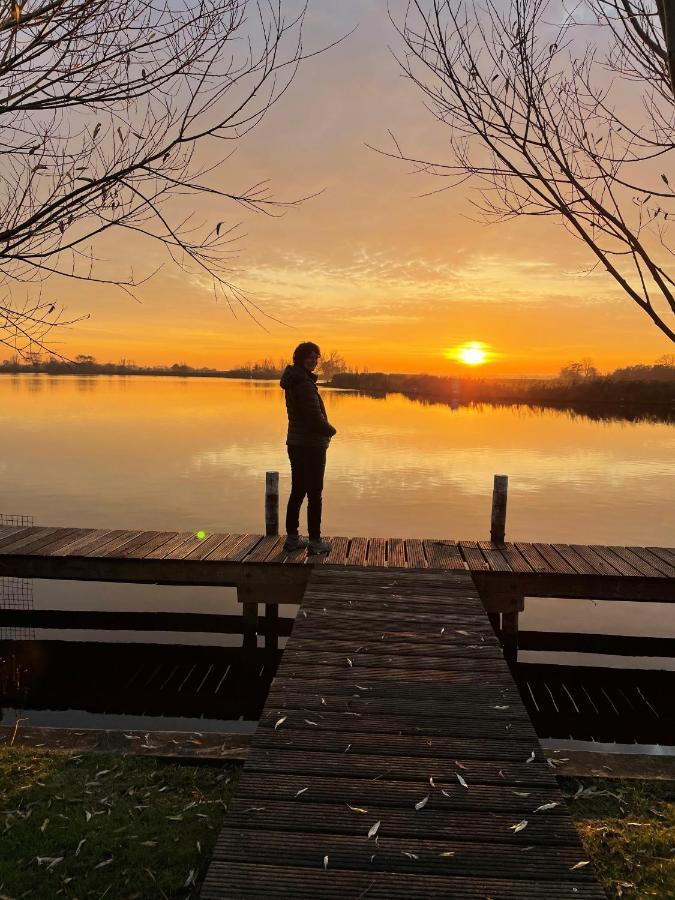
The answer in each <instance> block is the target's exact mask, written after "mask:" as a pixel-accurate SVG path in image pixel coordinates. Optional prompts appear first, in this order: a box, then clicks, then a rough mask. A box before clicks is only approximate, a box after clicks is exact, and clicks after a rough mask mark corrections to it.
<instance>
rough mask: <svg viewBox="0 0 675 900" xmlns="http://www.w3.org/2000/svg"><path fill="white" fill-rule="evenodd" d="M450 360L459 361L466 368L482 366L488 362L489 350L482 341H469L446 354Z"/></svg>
mask: <svg viewBox="0 0 675 900" xmlns="http://www.w3.org/2000/svg"><path fill="white" fill-rule="evenodd" d="M445 355H446V357H447V358H448V359H454V360H457V362H461V363H464V365H465V366H482V365H484V364H485V363H486V362H487V361H488V357H489V350H488V346H487V344H484V343H483V342H482V341H468V342H467V343H465V344H460V345H459V346H458V347H452V348H450V349H449V350H447V351H446V353H445Z"/></svg>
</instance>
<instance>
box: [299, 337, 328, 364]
mask: <svg viewBox="0 0 675 900" xmlns="http://www.w3.org/2000/svg"><path fill="white" fill-rule="evenodd" d="M310 353H316V355H317V356H321V351H320V350H319V346H318V344H313V343H312V341H303V343H302V344H298V346H297V347H296V348H295V350H294V351H293V365H294V366H299V365H301V364H302V361H303V360H304V359H306V358H307V357H308V356H309V354H310Z"/></svg>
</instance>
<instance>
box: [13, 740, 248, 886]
mask: <svg viewBox="0 0 675 900" xmlns="http://www.w3.org/2000/svg"><path fill="white" fill-rule="evenodd" d="M237 772H238V768H237V767H235V766H233V765H232V764H222V765H221V764H218V765H200V766H187V765H181V764H175V763H167V762H162V761H158V760H156V759H152V758H147V757H140V756H120V755H103V754H98V753H96V754H94V753H89V754H87V753H85V754H81V755H78V754H68V753H59V752H54V751H47V750H44V751H42V750H36V749H33V748H23V747H4V748H2V749H0V816H1V819H0V833H1V837H0V897H2V898H12V900H18V898H20V897H30V898H31V900H42V898H44V900H52V898H54V897H65V898H85V897H97V898H100V897H104V896H107V897H108V898H110V900H113V898H114V900H118V898H119V900H123V898H125V900H132V898H134V900H145V898H155V897H156V898H171V900H174V898H181V900H182V898H189V897H196V896H197V885H198V884H199V881H200V879H201V878H202V877H203V874H204V872H205V870H206V867H207V865H208V862H209V859H210V855H211V852H212V850H213V845H214V843H215V840H216V837H217V835H218V832H219V830H220V828H221V826H222V822H223V819H224V816H225V812H226V809H227V804H228V801H229V799H230V797H231V796H232V793H233V790H234V787H235V784H236V780H237Z"/></svg>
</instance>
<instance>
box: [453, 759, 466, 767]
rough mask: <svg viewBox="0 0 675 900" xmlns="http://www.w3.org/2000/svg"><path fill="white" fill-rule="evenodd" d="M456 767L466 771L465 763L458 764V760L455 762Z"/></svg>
mask: <svg viewBox="0 0 675 900" xmlns="http://www.w3.org/2000/svg"><path fill="white" fill-rule="evenodd" d="M455 765H456V766H457V768H458V769H466V766H465V765H464V763H461V762H458V761H457V760H455Z"/></svg>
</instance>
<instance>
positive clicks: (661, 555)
mask: <svg viewBox="0 0 675 900" xmlns="http://www.w3.org/2000/svg"><path fill="white" fill-rule="evenodd" d="M2 575H6V576H14V577H20V578H63V579H76V580H90V581H98V580H100V581H117V582H137V583H152V584H189V585H217V586H235V587H236V588H237V591H238V596H239V600H240V601H241V602H242V604H243V612H244V615H243V617H242V620H241V621H242V622H243V624H244V626H245V629H244V646H246V644H247V641H248V647H249V648H251V649H252V648H254V647H256V646H257V633H259V632H260V631H263V632H264V633H265V635H266V639H267V641H269V643H268V644H267V650H268V651H275V652H276V639H277V635H278V634H280V633H284V632H283V630H280V629H279V627H278V626H279V620H278V617H277V609H278V604H280V603H288V602H291V603H292V602H295V603H301V604H302V605H301V608H300V611H299V613H298V616H297V619H296V622H295V625H294V626H293V630H292V633H291V636H290V639H289V642H288V644H287V646H286V649H285V651H284V654H283V657H282V661H281V666H280V668H279V671H278V673H277V676H276V678H275V679H274V681H273V682H272V687H271V690H270V693H269V696H268V699H267V702H266V704H265V707H264V710H263V713H262V718H261V721H260V725H259V728H258V730H257V733H256V736H255V739H254V743H253V746H252V750H251V753H250V756H249V759H248V761H247V763H246V766H245V768H244V770H243V774H242V778H241V783H240V787H239V790H238V793H237V797H236V799H235V801H234V802H233V804H232V807H231V809H230V811H229V813H228V816H227V820H226V827H225V829H224V830H223V833H222V835H221V837H220V839H219V841H218V844H217V847H216V851H215V855H214V859H213V862H212V865H211V867H210V869H209V873H208V877H207V880H206V882H205V885H204V892H203V896H204V897H205V898H216V897H219V898H221V897H229V898H254V897H255V898H263V897H290V898H294V897H297V898H301V897H302V898H315V897H322V898H326V900H330V898H339V900H346V898H354V900H357V898H361V897H368V900H374V898H379V900H385V898H387V900H388V898H397V897H401V898H403V897H405V898H413V897H414V898H418V897H419V898H426V897H467V898H474V897H475V898H479V897H480V898H487V897H491V898H495V900H496V898H504V900H507V898H508V900H521V898H541V900H562V898H565V900H567V898H600V897H602V896H603V893H602V891H601V889H600V888H599V887H598V886H597V884H596V883H595V881H594V876H593V873H592V870H591V866H590V865H588V864H587V861H586V859H585V858H584V854H583V851H582V849H581V846H580V844H579V841H578V838H577V835H576V832H575V830H574V827H573V825H572V823H571V820H570V818H569V816H568V815H567V813H566V811H565V806H564V803H562V798H561V796H560V794H559V792H558V789H557V787H556V783H555V779H554V774H553V769H552V767H551V765H549V763H548V761H547V760H546V759H545V757H544V755H543V753H542V751H541V749H540V747H539V744H538V741H537V737H536V734H535V731H534V728H533V726H532V723H531V721H530V718H529V716H528V712H527V710H526V708H525V706H524V705H523V703H522V701H521V699H520V695H519V693H518V689H517V687H516V685H515V683H514V681H513V678H512V676H511V674H510V671H509V668H508V666H507V664H506V661H505V658H504V652H503V650H502V648H501V647H500V644H499V641H498V639H497V637H496V634H495V630H498V631H500V633H501V635H502V640H503V643H504V645H505V648H506V650H509V646H511V648H513V646H515V634H516V633H517V616H518V612H519V611H520V610H522V608H523V603H524V597H525V595H526V594H527V595H533V596H537V595H539V596H559V597H592V598H601V599H614V600H656V601H664V602H672V601H675V550H673V549H670V548H660V547H604V546H586V545H578V544H544V543H524V542H515V543H511V542H505V541H494V542H483V541H478V542H476V541H453V540H436V539H429V540H424V539H412V538H410V539H402V538H364V537H352V538H347V537H337V538H333V546H332V550H331V552H330V553H329V554H328V555H327V556H324V557H308V556H307V554H306V553H305V551H299V552H296V553H291V554H289V553H286V552H285V551H284V550H283V537H279V536H276V535H269V536H262V535H255V534H245V535H242V534H226V533H213V534H211V533H207V534H200V535H195V534H193V533H186V532H163V531H162V532H160V531H128V530H99V529H82V528H59V527H40V526H6V527H3V528H0V576H2ZM261 605H263V606H264V607H265V617H264V618H260V617H259V607H260V606H261ZM486 610H487V613H488V615H486ZM10 612H11V611H10ZM16 615H19V616H30V615H31V611H25V610H23V609H20V610H17V611H16ZM111 615H113V614H110V613H108V612H104V611H92V612H90V613H87V614H85V616H88V621H89V622H90V624H91V625H94V624H98V625H99V626H104V627H105V624H106V623H108V625H111V624H112V627H121V625H122V624H123V622H122V620H124V623H127V621H128V619H129V617H131V616H133V615H135V614H133V613H124V614H120V615H121V618H120V621H119V622H118V623H117V626H115V624H114V623H111ZM155 615H157V616H159V617H162V616H164V618H161V620H160V619H157V620H153V621H150V620H152V619H153V617H154V616H155ZM39 616H42V619H43V620H44V621H45V622H49V621H51V622H52V627H54V625H56V627H59V622H62V621H63V614H62V613H59V612H58V611H43V612H42V613H39V614H38V618H39ZM488 616H489V618H488ZM175 618H176V617H175V616H171V614H161V613H160V614H148V613H144V614H140V618H139V619H138V622H139V623H140V624H141V625H142V626H143V627H147V628H155V627H156V628H159V629H161V628H163V627H173V628H179V627H181V626H180V623H178V622H177V621H174V619H175ZM198 618H200V617H198V616H192V617H191V618H190V621H189V623H188V625H189V630H198V629H199V628H200V626H201V623H200V622H198V621H196V620H197V619H198ZM206 618H208V619H209V623H210V625H211V626H212V627H219V626H222V627H223V628H224V630H228V629H231V628H233V629H236V628H237V627H238V625H239V623H238V622H235V621H232V622H230V621H229V620H230V619H234V618H235V617H215V616H210V617H206ZM206 618H205V620H204V621H206ZM216 619H218V621H216ZM226 619H227V621H225V620H226ZM193 620H195V621H193ZM211 620H214V621H213V622H212V621H211ZM221 620H222V621H221ZM491 626H492V627H491ZM47 627H49V626H47ZM285 633H288V632H287V631H286V632H285ZM509 636H510V637H511V639H512V640H511V644H510V645H509V640H508V639H509ZM216 652H217V651H216ZM507 655H508V654H507ZM270 659H272V657H270ZM184 662H185V666H184V668H185V670H186V671H185V674H183V672H182V670H181V669H180V666H179V665H178V663H177V662H175V661H174V663H173V667H174V668H173V669H172V670H171V672H169V673H168V675H169V677H170V679H174V680H175V681H176V684H177V685H178V682H179V680H180V679H179V676H180V678H184V677H187V678H188V680H189V678H192V677H193V676H194V678H196V675H197V674H199V675H200V677H201V678H203V677H205V676H204V674H203V673H202V672H201V669H200V670H199V671H198V670H197V668H194V667H193V663H192V662H190V661H189V660H188V659H187V656H186V660H185V661H184ZM274 663H276V658H275V659H274ZM215 668H216V667H215V664H214V667H213V669H208V668H207V669H206V670H205V672H206V673H207V675H206V677H207V678H208V677H211V674H212V673H213V672H215ZM139 672H141V668H139ZM151 674H152V673H151ZM270 674H271V672H270ZM148 677H149V676H148V675H147V673H146V674H143V672H141V675H139V678H142V679H145V680H147V678H148ZM186 683H187V682H186ZM178 686H180V685H178ZM179 693H180V692H179Z"/></svg>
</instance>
